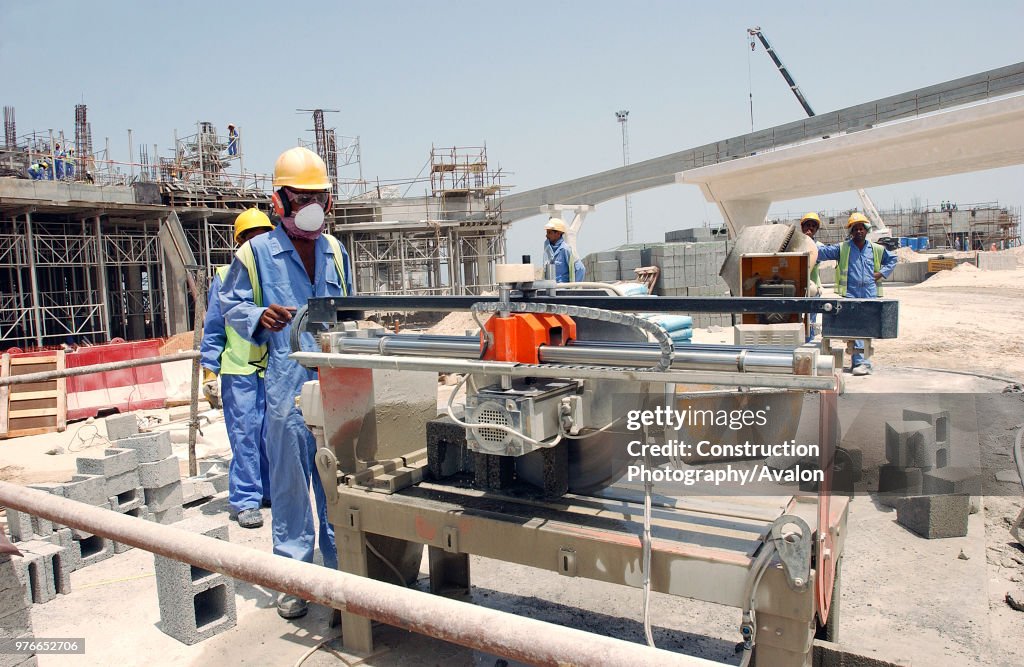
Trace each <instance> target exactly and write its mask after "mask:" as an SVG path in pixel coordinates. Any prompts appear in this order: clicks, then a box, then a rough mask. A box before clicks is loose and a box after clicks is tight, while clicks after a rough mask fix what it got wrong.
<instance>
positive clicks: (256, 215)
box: [199, 208, 274, 528]
mask: <svg viewBox="0 0 1024 667" xmlns="http://www.w3.org/2000/svg"><path fill="white" fill-rule="evenodd" d="M273 229H274V225H273V224H271V222H270V218H268V217H267V214H266V213H264V212H263V211H261V210H259V209H257V208H250V209H249V210H247V211H245V212H243V213H241V214H239V215H238V217H236V218H235V244H236V245H239V246H240V245H242V244H243V243H245V242H246V241H248V240H249V239H252V238H255V237H257V236H259V235H260V234H265V233H267V232H269V231H272V230H273ZM228 268H229V267H228V266H221V267H219V268H218V269H217V272H216V274H215V275H214V278H213V283H212V284H211V285H210V298H209V305H208V306H207V309H206V320H205V321H204V323H203V342H202V345H201V346H200V348H199V349H200V352H201V353H202V365H203V368H204V369H205V381H204V383H203V392H204V393H205V394H206V396H207V399H208V400H210V404H211V405H214V403H215V402H217V400H218V394H217V391H216V389H217V376H218V375H220V383H221V387H220V393H219V402H220V403H221V405H222V406H223V408H224V425H225V426H226V427H227V431H228V441H229V442H230V443H231V464H230V466H229V467H228V503H229V504H230V505H231V509H232V511H233V512H235V519H236V520H237V521H238V525H239V526H241V527H242V528H259V527H260V526H262V525H263V514H262V512H260V507H261V506H262V505H267V504H268V503H269V502H270V480H269V470H270V468H269V465H268V464H267V451H266V444H265V440H266V432H265V429H264V420H263V417H264V413H265V411H266V410H265V407H266V405H265V394H264V390H263V365H264V363H265V360H264V359H263V357H264V355H265V354H266V348H264V347H261V346H256V345H253V344H252V343H250V342H248V341H246V340H244V339H243V338H242V337H241V336H240V335H238V332H237V331H235V330H234V329H232V328H231V327H229V326H225V324H224V315H223V314H222V312H221V309H220V297H219V296H218V293H219V292H220V289H221V285H222V284H223V283H224V278H225V277H226V276H227V274H228ZM214 407H216V405H214Z"/></svg>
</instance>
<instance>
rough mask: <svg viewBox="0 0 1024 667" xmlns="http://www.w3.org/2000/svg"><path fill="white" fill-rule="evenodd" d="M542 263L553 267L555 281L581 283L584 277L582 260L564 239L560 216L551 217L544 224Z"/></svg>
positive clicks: (563, 225) (563, 227)
mask: <svg viewBox="0 0 1024 667" xmlns="http://www.w3.org/2000/svg"><path fill="white" fill-rule="evenodd" d="M544 233H545V236H546V238H545V239H544V264H545V265H549V264H553V265H554V267H555V282H559V283H581V282H583V281H584V280H585V279H586V269H584V268H583V262H581V261H580V260H579V258H578V257H576V253H574V252H573V251H572V248H570V247H569V243H568V242H567V241H566V240H565V223H564V222H563V221H562V219H561V218H551V219H550V220H548V224H546V225H544Z"/></svg>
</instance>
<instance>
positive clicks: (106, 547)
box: [76, 535, 114, 569]
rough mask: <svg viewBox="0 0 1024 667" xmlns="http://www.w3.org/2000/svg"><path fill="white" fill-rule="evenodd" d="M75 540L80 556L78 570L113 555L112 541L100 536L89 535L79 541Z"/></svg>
mask: <svg viewBox="0 0 1024 667" xmlns="http://www.w3.org/2000/svg"><path fill="white" fill-rule="evenodd" d="M76 540H77V541H78V549H79V553H80V554H81V555H82V561H81V565H80V566H79V569H81V568H83V567H89V566H90V565H93V564H94V563H99V562H100V561H104V560H106V559H108V558H110V557H111V556H113V555H114V542H113V540H108V539H107V538H105V537H102V536H100V535H90V536H89V537H83V538H81V539H78V538H76Z"/></svg>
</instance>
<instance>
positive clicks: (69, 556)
mask: <svg viewBox="0 0 1024 667" xmlns="http://www.w3.org/2000/svg"><path fill="white" fill-rule="evenodd" d="M46 541H47V542H49V543H50V544H56V545H57V546H59V547H61V548H63V549H64V562H63V565H64V569H66V570H67V571H68V572H74V571H76V570H78V569H79V568H81V567H82V548H81V547H80V546H79V544H78V541H77V540H76V539H75V537H74V531H72V530H71V529H70V528H61V529H60V530H58V531H56V532H54V533H51V534H50V535H49V537H47V538H46Z"/></svg>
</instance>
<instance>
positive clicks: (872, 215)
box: [747, 26, 890, 239]
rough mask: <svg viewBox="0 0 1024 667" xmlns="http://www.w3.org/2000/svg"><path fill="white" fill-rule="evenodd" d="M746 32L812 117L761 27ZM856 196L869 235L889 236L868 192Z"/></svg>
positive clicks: (803, 98)
mask: <svg viewBox="0 0 1024 667" xmlns="http://www.w3.org/2000/svg"><path fill="white" fill-rule="evenodd" d="M747 34H748V35H750V50H751V51H753V50H754V49H756V48H757V43H756V42H755V41H754V38H755V37H756V38H757V39H759V40H761V44H763V45H764V50H765V51H766V52H767V53H768V57H770V58H771V59H772V62H773V63H775V66H776V67H777V68H778V69H779V74H781V75H782V78H783V79H785V80H786V83H788V84H789V89H790V90H792V91H793V94H794V95H796V99H797V101H798V102H800V106H802V107H803V108H804V111H805V112H806V113H807V115H808V116H811V117H813V116H814V109H812V108H811V105H810V103H809V102H808V101H807V98H805V97H804V94H803V93H801V92H800V86H798V85H796V81H794V80H793V77H792V76H791V75H790V73H789V70H788V69H786V66H785V65H783V64H782V60H780V59H779V56H778V54H776V53H775V49H773V48H772V45H771V44H769V43H768V39H767V38H766V37H765V36H764V33H763V32H761V27H760V26H754V27H753V28H747ZM751 117H753V114H751ZM857 196H858V197H860V201H861V204H862V206H863V208H864V215H866V216H867V217H868V219H869V220H871V224H872V226H873V227H874V228H875V229H874V231H872V232H871V236H872V237H873V238H875V239H878V238H882V237H885V236H889V234H890V231H889V227H888V226H887V225H886V224H885V222H884V221H883V220H882V216H881V215H879V213H878V209H877V208H875V204H874V202H872V201H871V197H868V193H867V192H865V191H864V189H863V188H858V189H857Z"/></svg>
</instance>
